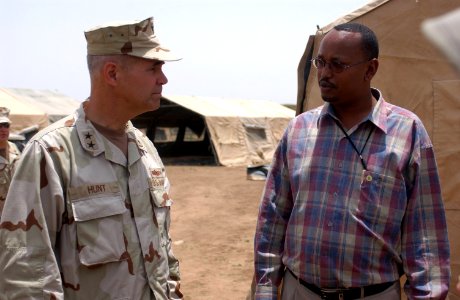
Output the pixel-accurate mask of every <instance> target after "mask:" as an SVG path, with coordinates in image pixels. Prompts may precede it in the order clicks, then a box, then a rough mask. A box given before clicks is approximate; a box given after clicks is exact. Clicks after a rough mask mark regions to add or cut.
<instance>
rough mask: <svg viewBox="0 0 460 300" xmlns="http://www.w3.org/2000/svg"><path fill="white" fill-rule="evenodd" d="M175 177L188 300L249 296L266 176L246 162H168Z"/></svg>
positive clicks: (178, 251)
mask: <svg viewBox="0 0 460 300" xmlns="http://www.w3.org/2000/svg"><path fill="white" fill-rule="evenodd" d="M166 173H167V175H168V177H169V180H170V181H171V193H170V194H171V198H172V199H173V200H174V204H173V207H172V225H171V236H172V239H173V243H174V244H173V250H174V254H175V255H176V257H178V259H179V261H180V268H181V277H182V280H181V291H182V292H183V294H184V295H185V300H206V299H220V300H226V299H228V300H235V299H236V300H238V299H246V296H247V295H248V292H249V290H250V287H251V281H252V276H253V270H254V267H253V240H254V231H255V226H256V221H257V213H258V207H259V203H260V197H261V195H262V191H263V187H264V184H265V182H264V181H250V180H247V179H246V168H245V167H235V168H229V167H220V166H172V165H167V166H166Z"/></svg>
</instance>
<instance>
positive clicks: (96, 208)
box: [0, 106, 182, 300]
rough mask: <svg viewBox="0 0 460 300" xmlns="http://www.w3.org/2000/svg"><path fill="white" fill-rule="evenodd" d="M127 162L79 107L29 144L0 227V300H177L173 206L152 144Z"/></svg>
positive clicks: (137, 141)
mask: <svg viewBox="0 0 460 300" xmlns="http://www.w3.org/2000/svg"><path fill="white" fill-rule="evenodd" d="M127 133H128V141H129V142H128V158H127V159H126V157H125V156H124V155H123V154H122V152H121V151H120V150H119V149H118V148H117V147H116V146H114V145H113V144H111V143H110V142H109V141H108V140H107V139H106V138H104V137H103V136H102V135H101V134H100V133H98V132H97V131H96V130H95V128H94V127H93V125H92V124H91V123H90V122H89V121H88V120H86V119H85V114H84V110H83V106H81V107H80V108H79V109H78V110H77V111H76V113H75V114H74V115H73V116H69V117H67V118H65V119H63V120H61V121H58V122H57V123H54V124H53V125H51V126H50V127H49V128H47V129H45V130H44V131H42V132H41V133H38V134H37V136H36V137H34V139H33V140H32V141H31V142H29V144H28V145H27V147H26V149H25V150H24V152H23V154H22V155H23V160H21V163H20V164H19V166H18V168H17V170H16V176H15V178H14V180H13V182H12V186H14V188H11V189H10V192H9V194H8V197H7V200H6V203H5V207H4V213H3V217H2V220H1V223H0V247H1V248H0V251H1V252H0V270H1V271H0V272H2V274H0V299H64V298H65V299H66V300H68V299H85V300H87V299H98V300H100V299H158V300H160V299H179V298H182V296H181V294H180V292H179V289H178V288H179V265H178V261H177V259H176V258H175V257H174V255H173V253H172V251H171V240H170V237H169V233H168V232H169V225H170V206H171V203H172V201H171V199H170V198H169V196H168V190H169V182H168V180H167V178H166V176H165V170H164V166H163V164H162V162H161V160H160V158H159V157H158V153H157V151H156V149H155V148H154V147H153V145H152V143H151V142H150V141H149V140H148V139H147V138H146V137H145V136H144V135H143V134H142V133H141V132H140V131H138V130H137V129H135V128H134V127H132V124H131V123H128V124H127Z"/></svg>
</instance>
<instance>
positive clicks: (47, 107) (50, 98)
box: [0, 88, 80, 123]
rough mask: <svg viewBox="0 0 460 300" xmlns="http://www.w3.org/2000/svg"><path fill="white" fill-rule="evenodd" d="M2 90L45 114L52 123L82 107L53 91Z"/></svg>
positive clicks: (69, 98) (78, 103) (73, 100)
mask: <svg viewBox="0 0 460 300" xmlns="http://www.w3.org/2000/svg"><path fill="white" fill-rule="evenodd" d="M0 90H1V91H4V92H6V93H8V94H10V95H11V96H12V97H14V98H15V99H17V100H19V101H21V102H22V103H25V104H26V105H32V106H34V107H36V108H38V109H40V110H41V111H43V112H45V113H46V114H47V115H48V118H49V121H50V122H51V123H53V122H56V121H57V120H59V119H61V118H63V117H65V116H67V115H69V114H71V113H73V112H74V111H75V110H76V109H77V108H78V107H79V106H80V102H79V101H77V100H75V99H73V98H71V97H68V96H66V95H63V94H61V93H58V92H55V91H51V90H36V89H18V88H1V89H0Z"/></svg>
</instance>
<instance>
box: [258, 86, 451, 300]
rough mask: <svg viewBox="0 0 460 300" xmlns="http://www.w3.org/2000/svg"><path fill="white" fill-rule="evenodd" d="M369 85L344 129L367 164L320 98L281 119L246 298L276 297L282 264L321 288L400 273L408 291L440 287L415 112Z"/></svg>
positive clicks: (431, 187) (430, 184) (437, 214)
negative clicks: (367, 99)
mask: <svg viewBox="0 0 460 300" xmlns="http://www.w3.org/2000/svg"><path fill="white" fill-rule="evenodd" d="M373 93H374V96H375V97H376V98H377V99H378V100H379V101H378V102H377V105H376V106H375V107H374V109H373V111H372V113H371V114H370V115H369V116H368V117H367V118H366V119H364V120H363V121H362V122H361V123H359V124H358V125H356V126H354V127H353V128H351V129H349V130H348V132H347V134H348V135H349V136H350V138H351V140H352V141H353V143H354V144H355V146H356V148H357V149H358V150H359V151H361V149H364V151H363V152H362V157H363V159H364V161H365V163H366V164H367V170H364V168H363V164H362V163H361V161H360V158H359V155H358V153H357V152H356V151H355V149H354V148H353V146H352V144H351V142H350V141H349V140H348V139H347V138H346V137H345V135H344V133H343V132H342V131H341V129H340V128H339V127H338V126H337V124H336V121H335V120H334V119H333V118H335V117H334V113H333V110H332V107H331V106H330V105H329V104H327V103H326V104H325V105H323V106H322V107H319V108H317V109H313V110H311V111H308V112H306V113H303V114H302V115H300V116H298V117H297V118H295V119H294V120H293V121H292V122H291V123H290V124H289V127H288V128H287V130H286V132H285V134H284V136H283V139H282V140H281V141H280V144H279V146H278V148H277V151H276V153H275V156H274V161H273V163H272V167H271V172H270V174H269V177H268V179H267V183H266V187H265V192H264V195H263V198H262V203H261V206H260V211H259V217H258V223H257V230H256V236H255V270H256V282H257V288H256V299H276V292H277V287H278V285H279V284H280V282H281V279H282V278H283V274H284V271H285V270H284V268H285V267H287V268H289V269H290V270H291V271H292V272H293V273H295V274H296V275H297V276H299V277H300V278H301V279H303V280H305V281H307V282H309V283H312V284H315V285H317V286H319V287H330V288H331V287H332V288H334V287H357V286H366V285H372V284H378V283H383V282H388V281H395V280H398V279H399V277H400V275H401V274H402V273H405V274H406V275H407V278H408V281H407V283H406V286H405V291H406V294H407V295H408V296H409V298H411V299H412V298H417V299H438V298H441V299H442V298H444V297H445V296H446V295H447V291H448V288H449V277H450V268H449V242H448V237H447V225H446V220H445V214H444V207H443V202H442V197H441V188H440V183H439V178H438V172H437V167H436V161H435V157H434V153H433V146H432V144H431V141H430V139H429V137H428V134H427V132H426V130H425V128H424V127H423V124H422V122H421V121H420V120H419V118H418V117H417V116H415V115H414V114H413V113H411V112H409V111H407V110H404V109H402V108H400V107H397V106H394V105H391V104H389V103H387V102H385V100H384V99H383V98H382V97H381V96H380V92H379V91H377V90H373ZM369 135H370V136H369ZM368 136H369V140H367V139H368ZM366 140H367V143H366Z"/></svg>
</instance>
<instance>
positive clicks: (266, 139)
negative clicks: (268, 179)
mask: <svg viewBox="0 0 460 300" xmlns="http://www.w3.org/2000/svg"><path fill="white" fill-rule="evenodd" d="M165 98H166V99H167V100H169V101H172V102H174V103H176V104H178V105H180V106H183V107H185V108H187V109H189V110H192V111H194V112H196V113H198V114H200V115H201V116H203V118H204V119H205V122H206V127H207V129H208V132H209V135H210V138H211V142H212V146H213V148H214V151H215V153H216V155H217V159H218V161H219V163H220V164H222V165H224V166H247V165H251V166H254V165H263V164H269V163H270V162H271V159H272V157H273V154H274V151H275V149H276V146H277V145H278V142H279V140H280V139H281V137H282V135H283V132H284V130H285V128H286V127H287V125H288V123H289V121H290V120H291V119H292V118H293V117H294V116H295V111H294V110H292V109H290V108H287V107H285V106H283V105H281V104H278V103H276V102H272V101H261V100H247V99H225V98H212V97H195V96H165Z"/></svg>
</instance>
